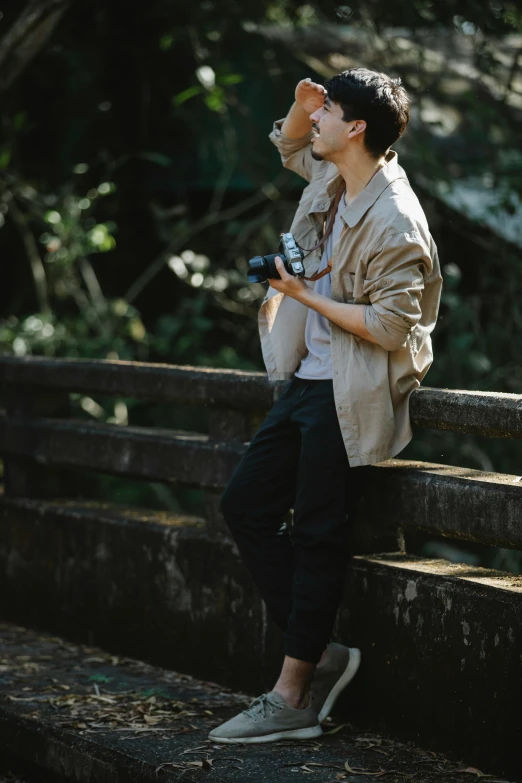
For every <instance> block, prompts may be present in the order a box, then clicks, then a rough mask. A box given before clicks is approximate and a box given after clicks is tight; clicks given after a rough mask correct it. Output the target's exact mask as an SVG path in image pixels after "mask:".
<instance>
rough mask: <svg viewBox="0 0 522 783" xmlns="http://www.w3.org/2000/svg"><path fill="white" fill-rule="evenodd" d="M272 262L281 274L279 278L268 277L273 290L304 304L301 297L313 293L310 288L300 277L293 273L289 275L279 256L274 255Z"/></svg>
mask: <svg viewBox="0 0 522 783" xmlns="http://www.w3.org/2000/svg"><path fill="white" fill-rule="evenodd" d="M274 263H275V266H276V269H277V271H278V272H279V274H280V276H281V280H277V279H275V278H268V282H269V283H270V285H271V286H272V288H275V290H276V291H279V293H281V294H287V296H291V297H292V298H293V299H297V300H298V301H299V302H303V304H304V301H303V298H304V297H306V296H307V295H308V294H310V293H313V292H312V291H311V289H310V288H309V287H308V286H307V284H306V283H305V281H304V280H303V279H302V278H301V277H296V276H295V275H291V274H289V273H288V272H287V271H286V268H285V265H284V263H283V260H282V259H281V257H280V256H276V257H275V259H274Z"/></svg>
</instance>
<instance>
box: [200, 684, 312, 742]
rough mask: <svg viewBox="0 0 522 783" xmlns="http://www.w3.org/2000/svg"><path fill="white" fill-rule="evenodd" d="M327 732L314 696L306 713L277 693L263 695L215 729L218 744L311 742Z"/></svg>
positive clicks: (213, 732) (211, 736) (211, 735)
mask: <svg viewBox="0 0 522 783" xmlns="http://www.w3.org/2000/svg"><path fill="white" fill-rule="evenodd" d="M322 733H323V730H322V728H321V727H320V725H319V723H318V720H317V710H316V709H315V707H314V702H313V695H312V694H311V695H310V704H309V706H308V707H306V709H304V710H296V709H295V708H294V707H291V706H290V705H289V704H287V703H286V701H285V700H284V699H283V697H282V696H280V695H279V694H278V693H276V692H275V691H270V693H263V695H262V696H258V698H257V699H254V701H253V702H252V703H251V704H250V707H248V709H246V710H244V711H243V712H240V713H239V715H236V716H235V717H234V718H232V719H231V720H228V721H227V722H226V723H222V724H221V726H217V727H216V728H215V729H212V731H211V732H210V734H209V735H208V737H209V739H211V740H213V741H214V742H228V743H231V744H232V743H253V742H275V741H276V740H280V739H311V738H312V737H319V736H320V735H321V734H322Z"/></svg>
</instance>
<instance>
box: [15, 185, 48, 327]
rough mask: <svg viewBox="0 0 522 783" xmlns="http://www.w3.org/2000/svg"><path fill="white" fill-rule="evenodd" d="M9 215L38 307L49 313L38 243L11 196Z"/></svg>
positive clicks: (41, 310) (43, 270)
mask: <svg viewBox="0 0 522 783" xmlns="http://www.w3.org/2000/svg"><path fill="white" fill-rule="evenodd" d="M9 215H10V216H11V219H12V221H13V223H14V224H15V226H16V228H17V229H18V233H19V234H20V237H21V239H22V242H23V244H24V247H25V252H26V254H27V259H28V261H29V266H30V268H31V273H32V275H33V281H34V288H35V292H36V298H37V300H38V308H39V310H40V312H41V313H50V312H51V306H50V304H49V295H48V292H47V279H46V277H45V268H44V265H43V263H42V259H41V257H40V253H39V252H38V245H37V244H36V240H35V238H34V236H33V234H32V231H31V230H30V229H29V228H28V226H27V217H26V216H25V215H24V213H23V212H22V210H21V209H19V208H18V205H17V204H16V201H15V200H14V198H12V197H11V201H10V204H9Z"/></svg>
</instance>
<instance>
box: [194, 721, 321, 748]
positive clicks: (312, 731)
mask: <svg viewBox="0 0 522 783" xmlns="http://www.w3.org/2000/svg"><path fill="white" fill-rule="evenodd" d="M322 733H323V730H322V728H321V727H320V726H319V724H317V726H310V727H309V728H307V729H292V730H290V731H277V732H275V733H274V734H265V735H264V736H260V737H213V736H212V734H209V735H208V738H209V739H210V740H212V742H216V743H219V744H220V745H221V744H223V743H225V744H229V745H239V744H241V745H251V744H254V743H258V742H277V740H280V739H313V738H314V737H320V736H321V734H322Z"/></svg>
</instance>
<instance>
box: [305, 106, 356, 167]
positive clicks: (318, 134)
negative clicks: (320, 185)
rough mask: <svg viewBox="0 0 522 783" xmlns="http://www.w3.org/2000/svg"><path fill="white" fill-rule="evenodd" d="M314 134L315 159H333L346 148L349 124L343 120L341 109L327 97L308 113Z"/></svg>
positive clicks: (313, 149)
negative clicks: (315, 109) (319, 106)
mask: <svg viewBox="0 0 522 783" xmlns="http://www.w3.org/2000/svg"><path fill="white" fill-rule="evenodd" d="M310 119H311V121H312V127H313V131H314V135H313V137H312V157H313V158H315V160H334V159H337V158H338V157H339V156H340V155H342V154H343V152H344V151H345V150H346V148H347V146H348V144H349V137H348V134H349V130H350V128H351V124H350V123H349V122H345V120H343V110H342V109H341V107H340V106H339V104H338V103H334V102H333V101H331V100H330V99H329V98H328V97H327V98H325V101H324V105H323V106H322V107H321V108H320V109H317V111H314V113H313V114H311V115H310Z"/></svg>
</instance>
